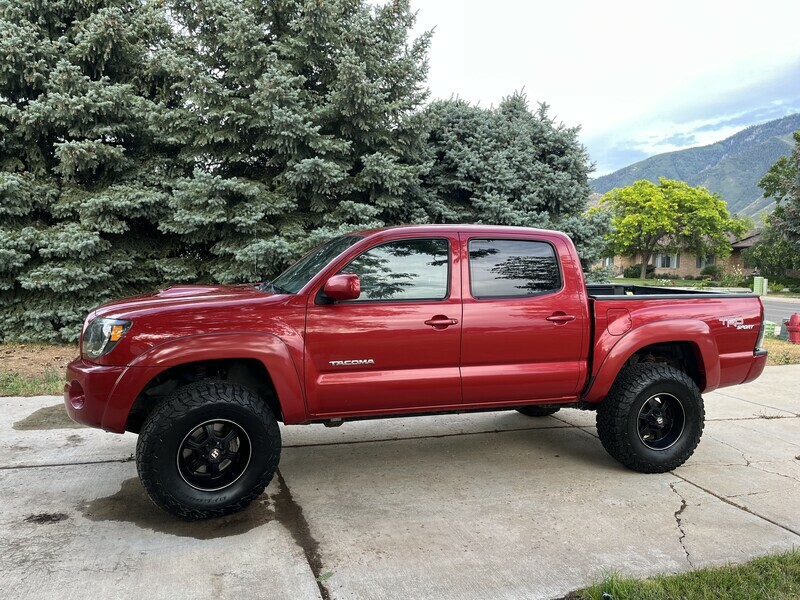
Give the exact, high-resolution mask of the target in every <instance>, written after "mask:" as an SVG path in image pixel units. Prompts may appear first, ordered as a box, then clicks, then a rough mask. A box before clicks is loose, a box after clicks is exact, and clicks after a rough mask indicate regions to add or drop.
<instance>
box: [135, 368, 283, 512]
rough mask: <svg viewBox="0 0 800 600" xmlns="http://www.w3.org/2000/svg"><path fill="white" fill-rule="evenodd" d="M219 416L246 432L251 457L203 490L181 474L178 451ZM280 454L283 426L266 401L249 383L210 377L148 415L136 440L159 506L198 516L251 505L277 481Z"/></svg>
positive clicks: (141, 467) (142, 474) (145, 479)
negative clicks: (233, 474) (229, 478)
mask: <svg viewBox="0 0 800 600" xmlns="http://www.w3.org/2000/svg"><path fill="white" fill-rule="evenodd" d="M216 419H220V420H224V421H226V422H230V423H232V424H234V425H236V426H237V427H238V428H239V429H240V430H242V431H243V432H244V434H246V440H247V444H248V445H249V446H248V448H249V457H248V459H247V462H246V463H245V464H244V466H242V467H241V468H243V471H242V472H241V474H240V475H239V476H238V478H237V479H235V480H234V481H233V482H231V483H229V484H228V485H227V486H226V487H224V488H222V489H218V490H212V491H208V490H203V489H197V488H195V487H193V486H192V485H190V484H189V483H188V480H187V479H186V478H185V476H184V475H182V474H181V471H180V469H179V459H178V452H179V449H180V448H182V447H184V442H185V440H186V439H187V437H188V435H189V434H190V432H192V431H193V430H195V429H196V428H197V427H199V426H200V425H201V424H204V423H207V422H209V421H214V420H216ZM243 439H245V436H243ZM280 453H281V437H280V430H279V428H278V423H277V421H276V420H275V416H274V415H273V414H272V411H271V410H270V408H269V406H267V403H266V402H264V401H263V400H261V399H260V398H259V397H258V396H257V395H256V394H255V393H253V392H252V391H250V390H249V389H247V388H244V387H241V386H238V385H232V384H229V383H225V382H215V381H204V382H200V383H195V384H191V385H188V386H186V387H182V388H179V389H178V390H176V391H175V392H173V393H172V394H171V395H169V396H167V397H166V398H165V399H164V400H163V402H161V403H160V404H159V405H158V406H157V407H156V408H155V409H154V410H153V411H152V412H151V413H150V414H149V415H148V416H147V418H146V419H145V421H144V424H143V425H142V429H141V431H140V433H139V439H138V441H137V444H136V469H137V470H138V472H139V478H140V480H141V482H142V484H143V486H144V489H145V491H146V492H147V494H148V496H150V499H151V500H152V501H153V502H154V503H155V504H156V505H157V506H159V507H160V508H162V509H164V510H165V511H167V512H169V513H172V514H173V515H176V516H178V517H180V518H182V519H185V520H189V521H195V520H199V519H209V518H213V517H222V516H224V515H229V514H232V513H235V512H237V511H239V510H241V509H243V508H244V507H246V506H247V505H248V504H250V503H251V502H252V501H253V500H254V499H255V498H257V497H258V496H259V495H260V494H261V493H262V492H263V491H264V488H265V487H266V486H267V485H268V484H269V482H270V481H271V480H272V476H273V475H274V474H275V469H276V468H277V466H278V460H279V459H280Z"/></svg>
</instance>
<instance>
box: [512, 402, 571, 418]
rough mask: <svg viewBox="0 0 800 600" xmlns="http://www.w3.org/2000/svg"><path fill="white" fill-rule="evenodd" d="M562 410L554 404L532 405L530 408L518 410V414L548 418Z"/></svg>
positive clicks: (525, 407) (524, 407)
mask: <svg viewBox="0 0 800 600" xmlns="http://www.w3.org/2000/svg"><path fill="white" fill-rule="evenodd" d="M559 410H561V408H560V407H558V406H553V405H552V404H531V405H530V406H523V407H521V408H518V409H517V412H519V413H522V414H523V415H525V416H526V417H548V416H550V415H552V414H555V413H557V412H558V411H559Z"/></svg>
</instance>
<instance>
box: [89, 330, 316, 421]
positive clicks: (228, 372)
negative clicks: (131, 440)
mask: <svg viewBox="0 0 800 600" xmlns="http://www.w3.org/2000/svg"><path fill="white" fill-rule="evenodd" d="M203 378H206V379H220V380H225V381H230V382H232V383H237V384H239V385H243V386H245V387H248V388H250V389H252V390H253V391H254V392H255V393H257V394H259V396H260V397H262V398H263V400H264V401H265V402H266V403H267V404H268V405H269V406H270V408H271V409H272V411H273V413H274V414H275V416H276V418H278V419H280V420H282V421H284V422H287V423H301V422H304V421H305V420H306V414H307V413H306V407H305V399H304V395H303V389H302V386H301V379H300V376H299V370H298V369H297V367H296V365H295V363H294V360H293V359H292V355H291V353H290V351H289V348H288V347H287V346H286V344H284V342H283V341H282V340H281V339H280V338H278V337H277V336H274V335H270V334H261V333H248V334H210V335H198V336H189V337H186V338H180V339H177V340H173V341H171V342H167V343H166V344H162V345H159V346H156V347H155V348H152V349H151V350H149V351H148V352H146V353H144V354H142V355H141V356H139V357H137V359H136V360H135V361H133V362H132V363H131V365H130V366H129V367H128V369H127V370H126V371H125V373H124V374H123V375H122V376H121V377H120V379H119V380H118V381H117V383H116V385H115V387H114V391H113V392H112V394H111V400H110V401H109V404H108V406H107V407H106V410H105V413H104V415H103V427H104V428H105V429H107V430H110V431H120V432H121V431H133V432H136V431H137V429H138V427H140V426H141V423H142V421H143V420H144V418H145V417H146V415H147V413H148V412H149V411H150V410H152V408H153V406H155V405H156V404H157V403H158V401H159V400H160V398H163V397H164V396H165V395H166V394H168V393H170V392H171V391H172V390H174V389H176V388H177V387H180V386H181V385H185V384H188V383H192V382H194V381H198V380H200V379H203Z"/></svg>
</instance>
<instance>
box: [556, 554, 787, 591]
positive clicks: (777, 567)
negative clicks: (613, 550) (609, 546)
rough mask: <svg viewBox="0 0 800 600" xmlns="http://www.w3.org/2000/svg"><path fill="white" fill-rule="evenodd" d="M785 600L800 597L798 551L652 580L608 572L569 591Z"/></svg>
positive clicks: (660, 576)
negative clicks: (601, 579) (581, 588)
mask: <svg viewBox="0 0 800 600" xmlns="http://www.w3.org/2000/svg"><path fill="white" fill-rule="evenodd" d="M603 594H606V596H605V599H606V600H607V599H608V598H609V596H610V597H611V598H613V600H675V599H682V600H755V599H766V598H768V599H770V600H789V599H796V598H800V551H798V550H792V551H790V552H786V553H784V554H773V555H770V556H764V557H761V558H757V559H755V560H753V561H752V562H749V563H746V564H744V565H728V566H725V567H714V568H709V569H698V570H696V571H689V572H687V573H680V574H678V575H659V576H657V577H653V578H652V579H629V578H626V577H621V576H619V575H616V574H614V575H609V576H608V577H606V578H605V579H604V580H603V582H602V583H598V584H597V585H593V586H591V587H589V588H587V589H585V590H579V591H577V592H573V593H571V594H570V595H569V596H567V598H569V599H570V600H603V598H604V596H603Z"/></svg>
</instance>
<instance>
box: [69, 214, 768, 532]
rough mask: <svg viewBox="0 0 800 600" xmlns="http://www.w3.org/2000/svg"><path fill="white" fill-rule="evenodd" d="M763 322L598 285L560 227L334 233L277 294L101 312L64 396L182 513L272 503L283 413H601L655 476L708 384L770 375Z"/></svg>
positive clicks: (688, 431) (613, 436)
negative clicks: (119, 440) (123, 443)
mask: <svg viewBox="0 0 800 600" xmlns="http://www.w3.org/2000/svg"><path fill="white" fill-rule="evenodd" d="M762 321H763V308H762V306H761V302H760V300H759V299H758V297H757V296H754V295H751V294H719V293H711V292H700V291H697V292H695V291H683V290H665V289H661V288H654V287H638V286H628V285H588V286H587V285H586V284H585V283H584V279H583V274H582V270H581V265H580V262H579V260H578V255H577V253H576V251H575V247H574V246H573V244H572V242H571V241H570V239H569V238H568V237H567V236H566V235H564V234H562V233H558V232H554V231H542V230H535V229H527V228H512V227H494V226H465V225H448V226H432V225H431V226H412V227H395V228H386V229H379V230H371V231H363V232H360V233H354V234H350V235H345V236H342V237H338V238H336V239H333V240H331V241H329V242H327V243H326V244H323V245H321V246H319V247H318V248H316V249H314V250H312V251H311V252H309V253H308V254H306V255H305V256H304V257H303V258H301V259H300V260H299V261H298V262H296V263H295V264H294V265H292V266H291V267H289V268H288V269H287V270H286V271H285V272H284V273H282V274H281V275H280V276H278V277H277V278H276V279H275V280H274V281H272V282H264V283H262V284H259V285H239V286H231V287H222V286H176V287H170V288H167V289H165V290H163V291H160V292H157V293H154V294H146V295H142V296H137V297H133V298H127V299H124V300H120V301H117V302H112V303H109V304H105V305H103V306H101V307H99V308H97V309H96V310H94V311H93V312H92V313H91V314H90V315H89V316H88V318H87V319H86V323H85V325H84V328H83V333H82V336H81V355H80V357H79V358H78V359H76V360H75V361H74V362H72V363H71V364H70V365H69V367H68V369H67V384H66V386H65V388H64V401H65V403H66V406H67V410H68V412H69V414H70V416H71V417H72V418H73V419H74V420H76V421H78V422H80V423H84V424H86V425H90V426H93V427H101V428H103V429H105V430H107V431H111V432H116V433H122V432H124V431H131V432H134V433H138V434H139V439H138V442H137V453H136V466H137V468H138V472H139V476H140V478H141V480H142V483H143V484H144V487H145V489H146V490H147V492H148V494H149V495H150V497H151V498H152V499H153V501H154V502H155V503H156V504H157V505H158V506H160V507H161V508H163V509H165V510H167V511H169V512H171V513H173V514H176V515H178V516H180V517H183V518H185V519H201V518H207V517H215V516H221V515H225V514H229V513H232V512H235V511H237V510H239V509H241V508H243V507H244V506H246V505H247V504H248V503H250V502H251V501H252V500H253V499H254V498H256V497H257V496H258V495H259V494H261V493H262V492H263V490H264V488H265V486H266V485H267V484H268V483H269V482H270V480H271V479H272V476H273V474H274V472H275V469H276V468H277V465H278V459H279V456H280V450H281V440H280V431H279V428H278V421H282V422H283V423H284V424H286V425H295V424H305V423H324V424H326V425H329V426H332V425H339V424H341V423H342V422H343V421H347V420H351V419H365V418H374V417H390V416H408V415H420V414H429V413H445V412H462V411H464V412H465V411H477V410H514V409H516V410H518V411H519V412H521V413H522V414H524V415H528V416H530V417H540V416H545V415H551V414H553V413H555V412H556V411H557V410H559V409H560V408H561V407H572V408H579V409H584V410H596V411H597V430H598V433H599V437H600V440H601V442H602V444H603V446H604V447H605V449H606V450H607V451H608V452H609V453H610V454H611V455H612V456H613V457H614V458H616V459H617V460H618V461H620V462H621V463H622V464H624V465H625V466H627V467H629V468H631V469H634V470H636V471H640V472H643V473H657V472H664V471H669V470H672V469H675V468H676V467H678V466H679V465H681V464H682V463H683V462H684V461H686V460H687V459H688V458H689V456H691V454H692V452H693V451H694V449H695V447H696V446H697V444H698V442H699V440H700V435H701V433H702V430H703V420H704V409H703V399H702V397H701V395H700V394H701V392H710V391H712V390H715V389H717V388H719V387H723V386H730V385H736V384H740V383H744V382H748V381H752V380H753V379H755V378H756V377H758V376H759V375H760V374H761V372H762V370H763V369H764V365H765V363H766V359H767V356H766V354H767V353H766V351H764V350H762V349H760V347H759V345H760V341H761V337H762V335H763V324H762Z"/></svg>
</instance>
